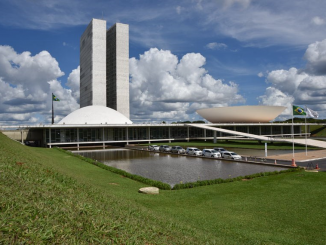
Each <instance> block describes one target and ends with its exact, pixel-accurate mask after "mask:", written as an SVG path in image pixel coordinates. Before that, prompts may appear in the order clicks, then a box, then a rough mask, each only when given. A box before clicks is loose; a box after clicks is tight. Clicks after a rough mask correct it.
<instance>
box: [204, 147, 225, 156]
mask: <svg viewBox="0 0 326 245" xmlns="http://www.w3.org/2000/svg"><path fill="white" fill-rule="evenodd" d="M203 156H205V157H221V153H219V152H218V151H216V150H214V149H204V150H203Z"/></svg>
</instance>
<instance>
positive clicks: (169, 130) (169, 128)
mask: <svg viewBox="0 0 326 245" xmlns="http://www.w3.org/2000/svg"><path fill="white" fill-rule="evenodd" d="M170 129H171V127H169V143H171V130H170Z"/></svg>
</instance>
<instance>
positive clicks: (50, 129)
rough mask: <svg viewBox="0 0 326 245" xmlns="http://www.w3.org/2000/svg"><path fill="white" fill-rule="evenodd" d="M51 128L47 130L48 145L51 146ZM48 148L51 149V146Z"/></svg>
mask: <svg viewBox="0 0 326 245" xmlns="http://www.w3.org/2000/svg"><path fill="white" fill-rule="evenodd" d="M51 141H52V140H51V128H49V143H50V144H51ZM49 148H51V145H49Z"/></svg>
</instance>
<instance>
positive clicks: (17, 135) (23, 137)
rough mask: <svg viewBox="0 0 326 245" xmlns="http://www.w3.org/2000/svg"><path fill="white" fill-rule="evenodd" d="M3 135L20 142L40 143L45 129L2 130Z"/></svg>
mask: <svg viewBox="0 0 326 245" xmlns="http://www.w3.org/2000/svg"><path fill="white" fill-rule="evenodd" d="M1 133H3V134H4V135H6V136H8V137H9V138H11V139H13V140H17V141H20V142H24V141H39V142H42V139H43V129H22V130H2V131H1Z"/></svg>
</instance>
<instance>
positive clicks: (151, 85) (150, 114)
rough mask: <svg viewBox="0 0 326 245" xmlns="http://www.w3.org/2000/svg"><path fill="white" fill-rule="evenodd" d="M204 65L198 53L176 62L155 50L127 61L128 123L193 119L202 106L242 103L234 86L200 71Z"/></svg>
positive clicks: (173, 58)
mask: <svg viewBox="0 0 326 245" xmlns="http://www.w3.org/2000/svg"><path fill="white" fill-rule="evenodd" d="M205 62H206V59H205V57H203V56H202V55H201V54H199V53H188V54H186V55H184V56H183V57H182V58H181V59H180V60H179V59H178V57H177V56H176V55H174V54H172V53H171V52H170V51H166V50H158V49H156V48H152V49H150V50H149V51H147V52H145V53H144V54H142V55H140V57H139V59H136V58H131V59H130V76H131V80H130V100H131V112H132V120H134V121H135V120H142V119H144V118H149V119H150V120H152V121H156V120H157V119H158V118H159V119H160V120H163V119H164V120H166V121H176V120H178V119H181V120H187V119H189V118H195V117H196V114H194V113H195V110H196V109H199V108H201V107H202V106H203V105H205V106H207V107H209V106H218V105H229V104H234V103H239V102H244V99H243V97H242V96H241V95H239V94H238V85H237V84H235V83H233V82H229V83H223V82H222V80H220V79H215V78H213V77H212V76H211V75H209V74H208V73H207V71H206V70H205V68H203V66H204V65H205ZM192 105H195V106H192ZM185 113H186V114H185ZM158 115H161V116H158ZM162 115H163V117H162Z"/></svg>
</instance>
